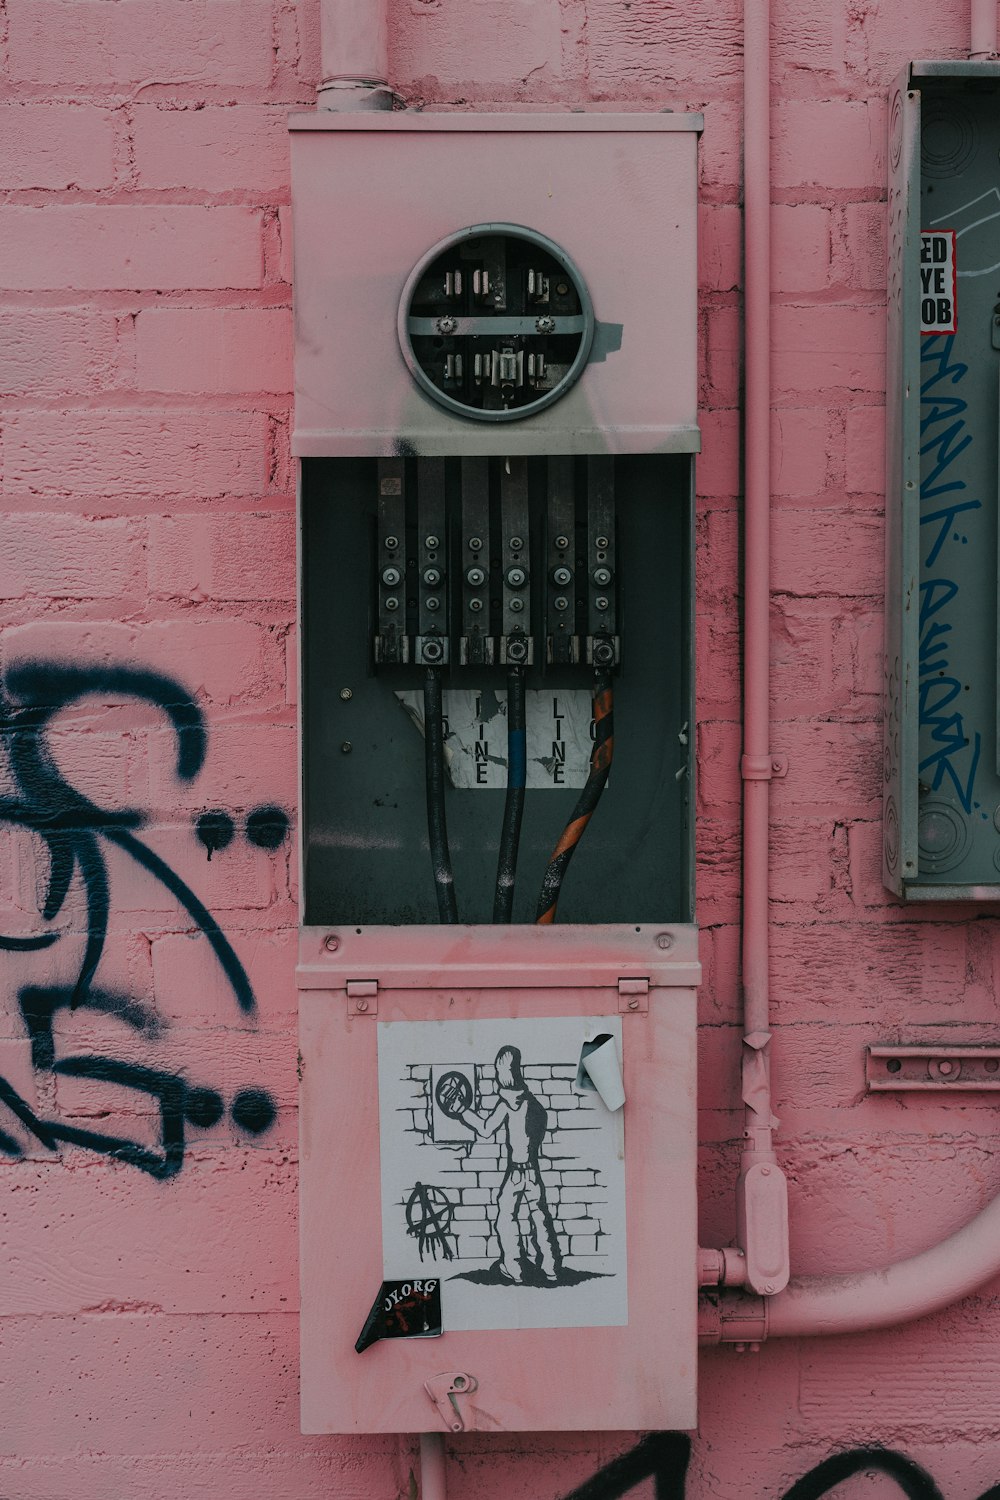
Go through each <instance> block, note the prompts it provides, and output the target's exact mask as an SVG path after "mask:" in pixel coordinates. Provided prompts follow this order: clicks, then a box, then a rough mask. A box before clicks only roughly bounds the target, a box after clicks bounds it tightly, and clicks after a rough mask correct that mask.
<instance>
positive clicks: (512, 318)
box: [397, 224, 594, 422]
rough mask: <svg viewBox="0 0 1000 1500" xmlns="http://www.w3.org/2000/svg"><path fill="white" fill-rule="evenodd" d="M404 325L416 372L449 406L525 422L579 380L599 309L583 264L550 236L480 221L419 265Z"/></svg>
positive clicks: (402, 338) (409, 287)
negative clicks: (579, 267) (586, 281)
mask: <svg viewBox="0 0 1000 1500" xmlns="http://www.w3.org/2000/svg"><path fill="white" fill-rule="evenodd" d="M397 329H398V333H399V346H400V348H401V349H402V351H403V358H404V359H405V360H406V363H407V366H408V367H409V370H410V373H411V374H412V376H413V378H414V380H416V382H417V384H418V385H419V386H420V387H421V389H422V390H424V391H426V393H427V394H428V395H429V396H430V397H431V398H432V399H433V400H435V401H437V402H438V403H439V405H441V406H443V407H444V408H445V410H446V411H450V412H453V413H454V414H455V415H456V416H460V417H468V418H470V419H471V420H473V421H480V422H516V421H520V420H521V419H523V418H524V417H530V416H532V415H534V413H535V412H539V411H543V410H544V409H545V407H547V406H551V404H552V402H553V401H558V400H559V397H560V396H564V395H565V394H566V392H567V391H568V390H569V388H570V386H572V385H573V384H574V383H575V382H576V381H577V380H579V378H580V376H581V374H582V373H583V370H584V367H585V365H586V363H587V360H588V358H589V356H590V349H591V345H592V344H593V341H594V309H593V305H592V303H591V300H590V294H589V292H588V291H587V288H586V286H585V284H584V281H583V277H582V276H581V275H580V272H579V271H578V270H577V268H576V266H575V265H574V264H573V262H572V261H571V260H570V258H569V256H568V255H567V254H566V252H565V250H561V249H560V247H559V246H558V245H556V244H553V242H552V240H550V239H548V238H547V237H546V236H545V235H544V234H538V233H537V232H536V231H535V230H532V229H527V228H525V227H524V226H522V225H520V224H473V225H471V226H470V227H469V228H468V229H461V230H459V231H458V232H457V233H456V234H450V235H448V236H447V237H446V238H445V239H443V240H441V241H440V242H439V243H438V244H436V245H434V246H433V247H432V249H430V250H429V251H428V252H427V254H426V255H425V256H424V257H423V259H422V260H420V261H419V262H418V264H417V265H416V266H415V267H414V268H413V270H412V271H411V273H410V275H409V277H408V278H407V282H406V285H405V287H404V288H403V295H402V297H401V299H400V303H399V318H398V324H397Z"/></svg>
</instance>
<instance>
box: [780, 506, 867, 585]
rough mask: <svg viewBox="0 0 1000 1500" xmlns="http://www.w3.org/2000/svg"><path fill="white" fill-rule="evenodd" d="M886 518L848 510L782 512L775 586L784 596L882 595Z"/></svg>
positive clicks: (789, 509) (796, 510)
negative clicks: (785, 593)
mask: <svg viewBox="0 0 1000 1500" xmlns="http://www.w3.org/2000/svg"><path fill="white" fill-rule="evenodd" d="M882 548H883V526H882V521H881V518H880V517H878V516H870V515H868V514H867V513H865V512H860V513H859V512H854V511H843V510H832V509H830V510H827V509H824V510H810V511H806V510H798V509H795V510H793V509H792V508H791V507H789V508H788V509H787V510H783V511H782V517H781V525H780V526H777V527H775V536H774V552H773V556H774V588H775V589H776V590H777V591H778V592H779V593H784V592H787V593H789V594H797V595H808V594H841V593H844V592H845V591H846V590H848V589H849V590H850V591H851V593H852V595H868V594H873V595H880V594H881V592H882V588H883V568H884V562H883V554H882Z"/></svg>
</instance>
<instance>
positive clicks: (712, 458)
mask: <svg viewBox="0 0 1000 1500" xmlns="http://www.w3.org/2000/svg"><path fill="white" fill-rule="evenodd" d="M699 425H700V426H701V440H702V450H701V454H700V455H699V458H698V466H697V469H696V471H695V480H696V484H697V487H698V494H699V495H704V496H706V497H708V498H712V499H714V498H716V497H724V498H726V499H731V498H732V497H733V496H734V495H737V494H738V493H739V488H740V448H739V431H740V414H739V412H738V411H736V410H735V409H729V410H721V411H706V412H704V413H703V414H702V416H701V418H700V424H699Z"/></svg>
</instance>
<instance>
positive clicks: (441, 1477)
mask: <svg viewBox="0 0 1000 1500" xmlns="http://www.w3.org/2000/svg"><path fill="white" fill-rule="evenodd" d="M420 1500H448V1488H447V1481H446V1478H445V1470H444V1438H443V1437H442V1435H441V1434H440V1433H439V1432H422V1433H421V1434H420Z"/></svg>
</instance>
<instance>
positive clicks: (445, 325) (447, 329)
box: [437, 318, 458, 333]
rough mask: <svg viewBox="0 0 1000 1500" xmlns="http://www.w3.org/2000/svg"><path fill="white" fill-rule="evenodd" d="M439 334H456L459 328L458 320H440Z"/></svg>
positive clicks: (438, 323) (438, 324)
mask: <svg viewBox="0 0 1000 1500" xmlns="http://www.w3.org/2000/svg"><path fill="white" fill-rule="evenodd" d="M437 327H438V333H454V332H455V329H456V328H457V327H458V319H457V318H438V321H437Z"/></svg>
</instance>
